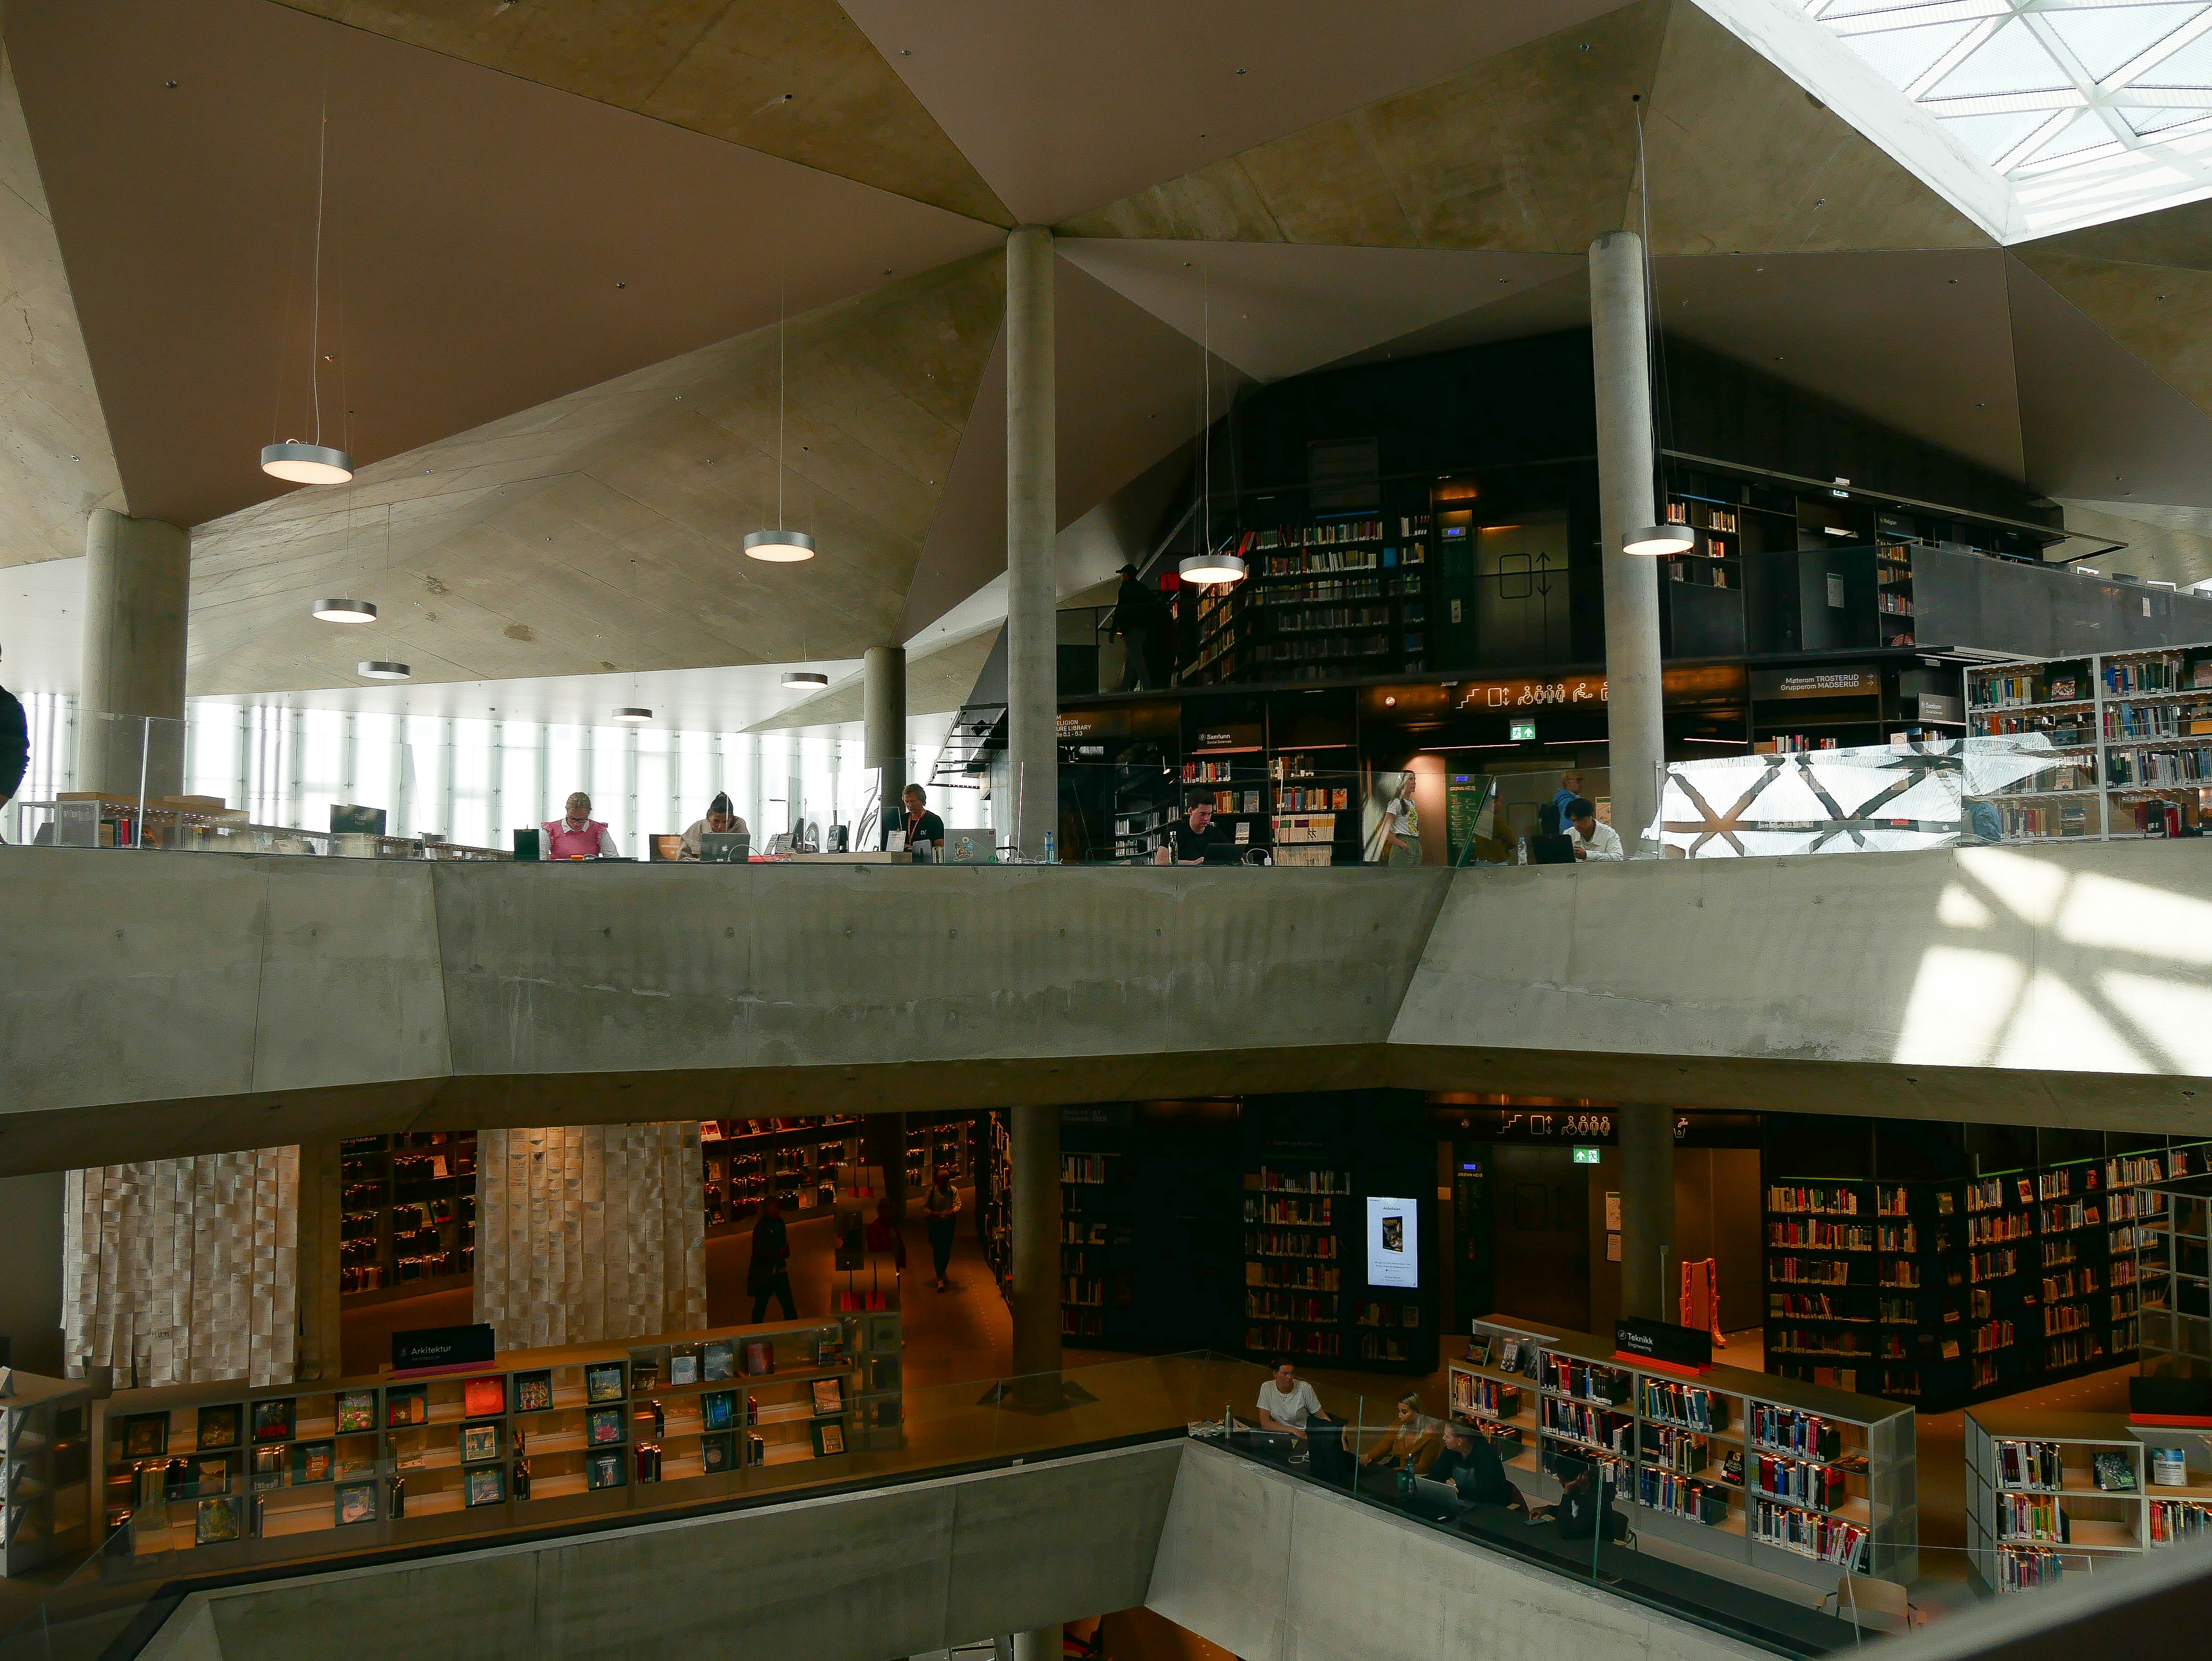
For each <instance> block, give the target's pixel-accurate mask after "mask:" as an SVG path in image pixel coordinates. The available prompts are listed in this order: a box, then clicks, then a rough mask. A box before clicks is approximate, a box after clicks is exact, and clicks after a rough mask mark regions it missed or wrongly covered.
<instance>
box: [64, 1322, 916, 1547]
mask: <svg viewBox="0 0 2212 1661" xmlns="http://www.w3.org/2000/svg"><path fill="white" fill-rule="evenodd" d="M900 1351H901V1332H900V1325H899V1317H898V1315H897V1313H896V1311H871V1312H868V1313H865V1314H851V1315H845V1316H841V1317H836V1318H834V1319H831V1320H828V1321H786V1322H781V1323H771V1324H768V1325H763V1326H752V1327H727V1328H719V1329H712V1330H708V1331H704V1332H698V1333H690V1334H677V1335H670V1336H667V1337H664V1338H659V1339H655V1340H652V1341H649V1342H644V1343H636V1344H620V1343H616V1344H600V1345H582V1346H573V1347H568V1348H557V1349H542V1350H514V1351H510V1352H508V1353H507V1354H503V1355H501V1356H499V1357H497V1358H496V1359H495V1360H494V1361H493V1363H492V1364H491V1365H489V1366H485V1367H484V1368H483V1369H482V1370H480V1371H475V1372H467V1371H462V1372H441V1373H438V1374H435V1375H432V1376H419V1375H418V1376H412V1377H410V1376H406V1375H395V1374H392V1373H389V1372H386V1373H382V1374H379V1375H377V1376H375V1377H372V1378H359V1379H351V1380H341V1381H339V1382H337V1384H331V1385H330V1386H327V1387H322V1388H316V1389H310V1390H301V1389H300V1388H299V1387H298V1386H297V1385H293V1384H280V1385H270V1386H264V1387H262V1388H258V1389H252V1390H248V1389H246V1388H243V1387H242V1386H240V1385H239V1384H235V1383H232V1384H181V1385H173V1386H168V1387H166V1388H162V1389H158V1390H118V1392H116V1394H115V1395H114V1396H112V1398H110V1400H109V1402H108V1406H107V1411H106V1415H105V1421H104V1423H105V1440H104V1445H103V1451H102V1471H101V1484H102V1494H103V1500H104V1506H105V1514H106V1521H107V1524H108V1526H109V1528H110V1529H111V1530H112V1529H114V1528H117V1527H120V1526H121V1525H123V1524H125V1523H126V1522H127V1523H128V1524H130V1525H131V1552H132V1555H135V1556H138V1557H148V1556H157V1555H162V1554H166V1553H169V1552H174V1551H184V1550H194V1549H199V1548H209V1547H220V1546H223V1545H227V1544H230V1543H232V1542H240V1541H252V1540H257V1539H273V1538H279V1537H283V1536H291V1535H307V1534H317V1533H320V1532H323V1531H325V1530H331V1529H337V1528H349V1527H354V1526H360V1525H370V1526H372V1527H373V1529H374V1530H375V1531H374V1532H372V1533H371V1534H369V1535H368V1536H367V1537H368V1538H370V1539H372V1540H374V1541H376V1542H380V1543H382V1542H404V1541H408V1540H412V1539H429V1538H437V1537H441V1536H448V1535H451V1534H453V1533H456V1532H470V1531H474V1530H476V1529H477V1527H479V1526H490V1527H501V1526H507V1525H510V1524H527V1523H531V1522H537V1521H557V1520H560V1519H562V1518H567V1517H572V1516H580V1515H586V1514H592V1513H594V1512H599V1511H603V1510H605V1509H606V1508H608V1507H609V1506H621V1507H624V1508H627V1507H629V1506H635V1505H640V1504H643V1503H646V1501H645V1500H643V1499H642V1498H641V1494H642V1490H644V1489H646V1488H652V1487H654V1486H655V1485H659V1484H667V1485H670V1486H669V1487H667V1488H666V1491H665V1494H663V1495H660V1496H656V1497H657V1498H659V1499H662V1500H665V1502H666V1503H670V1504H675V1503H679V1502H681V1501H684V1500H690V1499H701V1498H714V1497H717V1496H720V1495H723V1494H728V1493H731V1492H733V1491H735V1489H734V1484H735V1483H736V1482H737V1481H738V1477H739V1473H741V1472H742V1471H744V1469H749V1468H751V1467H756V1466H767V1465H783V1464H789V1463H797V1462H799V1461H803V1460H808V1459H819V1458H833V1457H838V1456H840V1455H842V1454H845V1453H849V1452H853V1451H875V1450H881V1449H890V1448H896V1447H898V1446H900V1445H902V1440H903V1437H904V1434H905V1431H904V1415H903V1409H902V1394H903V1392H902V1378H901V1367H900ZM616 1489H621V1490H636V1491H637V1492H635V1493H628V1492H626V1493H623V1494H614V1493H611V1492H609V1491H610V1490H616ZM464 1516H465V1517H466V1518H467V1519H468V1520H467V1521H465V1522H457V1521H453V1520H441V1519H457V1518H462V1517H464Z"/></svg>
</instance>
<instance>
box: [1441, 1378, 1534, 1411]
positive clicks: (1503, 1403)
mask: <svg viewBox="0 0 2212 1661" xmlns="http://www.w3.org/2000/svg"><path fill="white" fill-rule="evenodd" d="M1450 1377H1451V1403H1450V1405H1451V1410H1452V1411H1453V1412H1454V1413H1455V1414H1458V1415H1462V1417H1465V1418H1469V1419H1512V1418H1516V1417H1518V1416H1519V1415H1520V1412H1521V1402H1522V1396H1521V1392H1520V1390H1518V1389H1516V1387H1515V1386H1513V1385H1511V1384H1504V1383H1501V1382H1500V1381H1499V1380H1498V1379H1496V1378H1484V1377H1482V1376H1481V1375H1480V1373H1474V1372H1454V1373H1453V1374H1451V1375H1450Z"/></svg>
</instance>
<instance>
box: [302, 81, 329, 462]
mask: <svg viewBox="0 0 2212 1661" xmlns="http://www.w3.org/2000/svg"><path fill="white" fill-rule="evenodd" d="M330 149H331V95H330V94H329V93H328V92H325V93H324V94H323V112H322V116H321V119H319V121H318V122H317V123H316V125H315V277H314V296H315V297H314V308H313V312H312V313H310V316H309V321H308V325H307V396H308V398H309V399H311V400H312V401H313V405H314V410H315V442H316V443H318V444H320V443H321V442H322V441H323V375H322V368H323V360H322V352H323V187H324V183H325V179H326V178H327V177H328V163H329V159H330Z"/></svg>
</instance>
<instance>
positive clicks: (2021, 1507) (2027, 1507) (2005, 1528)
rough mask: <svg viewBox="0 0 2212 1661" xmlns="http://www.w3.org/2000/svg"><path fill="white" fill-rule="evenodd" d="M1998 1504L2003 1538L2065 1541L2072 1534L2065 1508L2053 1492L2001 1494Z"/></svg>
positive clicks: (2000, 1537) (1997, 1519) (1998, 1534)
mask: <svg viewBox="0 0 2212 1661" xmlns="http://www.w3.org/2000/svg"><path fill="white" fill-rule="evenodd" d="M1996 1525H1997V1538H1999V1539H2000V1540H2051V1541H2056V1542H2059V1543H2061V1544H2063V1543H2064V1542H2066V1541H2067V1540H2069V1539H2070V1538H2071V1537H2072V1536H2071V1533H2070V1532H2069V1524H2068V1522H2067V1519H2066V1512H2065V1510H2064V1508H2063V1507H2062V1506H2060V1505H2059V1503H2058V1501H2057V1500H2056V1499H2055V1498H2053V1497H2052V1496H2051V1495H2049V1494H1998V1495H1996Z"/></svg>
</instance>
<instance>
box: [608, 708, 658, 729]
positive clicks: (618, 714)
mask: <svg viewBox="0 0 2212 1661" xmlns="http://www.w3.org/2000/svg"><path fill="white" fill-rule="evenodd" d="M615 719H616V720H617V721H628V722H629V724H630V725H631V726H633V727H642V726H643V725H644V724H645V723H646V722H647V721H651V720H652V719H653V711H652V710H650V709H639V708H637V707H636V706H635V705H625V706H623V708H621V709H617V710H616V711H615Z"/></svg>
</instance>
